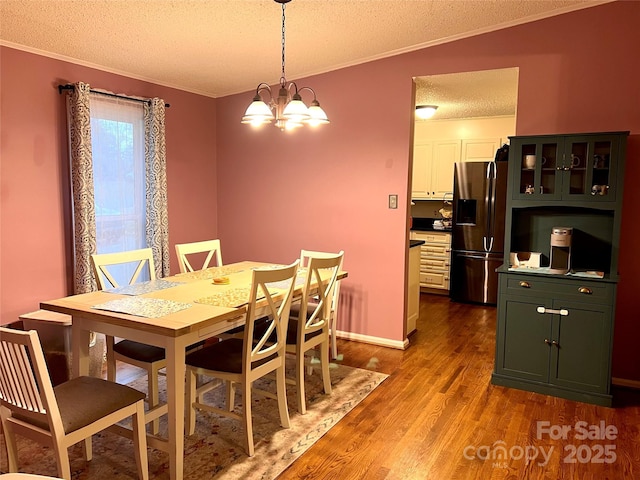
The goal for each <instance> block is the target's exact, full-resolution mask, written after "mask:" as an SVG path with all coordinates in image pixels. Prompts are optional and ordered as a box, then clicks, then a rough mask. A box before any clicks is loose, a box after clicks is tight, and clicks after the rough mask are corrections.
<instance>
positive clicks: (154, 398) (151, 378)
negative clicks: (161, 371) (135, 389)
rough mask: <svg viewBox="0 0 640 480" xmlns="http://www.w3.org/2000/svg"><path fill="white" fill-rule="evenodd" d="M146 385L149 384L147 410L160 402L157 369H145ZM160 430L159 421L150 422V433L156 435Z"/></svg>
mask: <svg viewBox="0 0 640 480" xmlns="http://www.w3.org/2000/svg"><path fill="white" fill-rule="evenodd" d="M147 383H148V384H149V387H148V389H149V395H148V397H149V409H151V408H153V407H156V406H157V405H158V403H159V402H160V396H159V393H158V369H156V368H153V367H150V368H148V369H147ZM159 430H160V420H159V419H157V418H156V419H155V420H153V421H152V422H151V433H152V434H154V435H157V434H158V432H159Z"/></svg>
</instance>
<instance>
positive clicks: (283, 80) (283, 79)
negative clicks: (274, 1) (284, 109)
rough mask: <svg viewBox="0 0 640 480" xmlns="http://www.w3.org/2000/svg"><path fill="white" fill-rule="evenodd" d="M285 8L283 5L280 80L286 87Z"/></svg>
mask: <svg viewBox="0 0 640 480" xmlns="http://www.w3.org/2000/svg"><path fill="white" fill-rule="evenodd" d="M284 8H285V4H284V3H283V4H282V78H281V79H280V83H282V84H283V85H284V83H285V81H286V78H285V74H284V45H285V38H284V20H285V17H284Z"/></svg>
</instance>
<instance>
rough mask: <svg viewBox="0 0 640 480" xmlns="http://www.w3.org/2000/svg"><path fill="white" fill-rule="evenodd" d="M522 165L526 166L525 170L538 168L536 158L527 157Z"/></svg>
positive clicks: (532, 156)
mask: <svg viewBox="0 0 640 480" xmlns="http://www.w3.org/2000/svg"><path fill="white" fill-rule="evenodd" d="M522 163H523V165H524V168H528V169H533V168H536V156H535V155H525V156H524V159H523V162H522Z"/></svg>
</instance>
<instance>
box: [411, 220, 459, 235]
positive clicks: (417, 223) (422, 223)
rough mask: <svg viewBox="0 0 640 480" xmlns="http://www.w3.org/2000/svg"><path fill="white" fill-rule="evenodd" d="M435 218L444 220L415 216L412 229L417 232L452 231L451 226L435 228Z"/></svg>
mask: <svg viewBox="0 0 640 480" xmlns="http://www.w3.org/2000/svg"><path fill="white" fill-rule="evenodd" d="M434 220H442V218H419V217H414V218H413V224H412V226H411V230H414V231H416V232H450V231H451V228H445V229H436V228H433V221H434Z"/></svg>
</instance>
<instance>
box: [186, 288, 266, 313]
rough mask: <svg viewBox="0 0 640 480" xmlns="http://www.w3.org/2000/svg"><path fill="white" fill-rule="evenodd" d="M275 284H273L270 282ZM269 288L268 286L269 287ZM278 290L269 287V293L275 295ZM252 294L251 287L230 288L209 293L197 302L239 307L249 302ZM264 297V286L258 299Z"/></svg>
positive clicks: (259, 290)
mask: <svg viewBox="0 0 640 480" xmlns="http://www.w3.org/2000/svg"><path fill="white" fill-rule="evenodd" d="M269 285H273V284H269ZM267 288H268V287H267ZM276 292H277V290H272V289H271V288H269V293H270V294H271V295H273V294H274V293H276ZM250 295H251V288H250V287H237V288H229V289H227V290H224V291H222V292H220V293H216V294H214V295H209V296H206V297H202V298H198V299H197V300H196V303H204V304H206V305H213V306H215V307H228V308H237V307H241V306H242V305H246V304H247V303H249V297H250ZM261 298H264V293H262V288H259V289H258V299H261Z"/></svg>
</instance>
